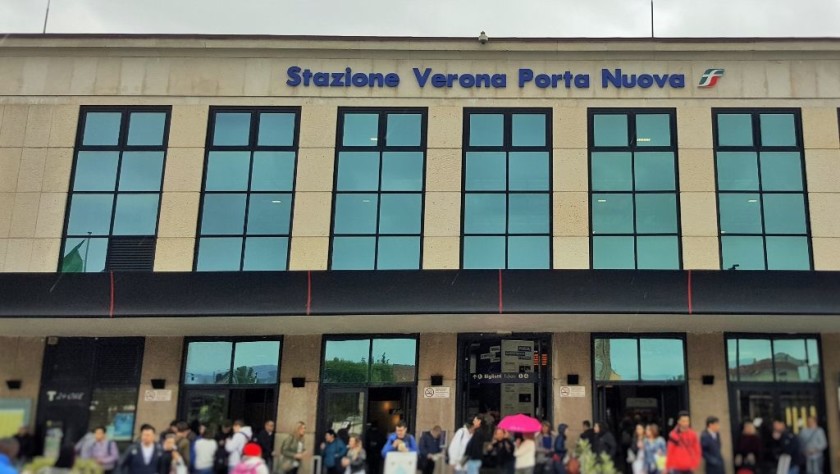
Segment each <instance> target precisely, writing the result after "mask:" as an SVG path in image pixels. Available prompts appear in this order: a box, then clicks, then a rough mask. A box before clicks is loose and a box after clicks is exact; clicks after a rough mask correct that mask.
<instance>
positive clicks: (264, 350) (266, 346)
mask: <svg viewBox="0 0 840 474" xmlns="http://www.w3.org/2000/svg"><path fill="white" fill-rule="evenodd" d="M279 360H280V341H253V342H237V343H236V350H235V351H234V358H233V380H232V382H233V383H235V384H262V383H272V384H273V383H277V363H278V361H279Z"/></svg>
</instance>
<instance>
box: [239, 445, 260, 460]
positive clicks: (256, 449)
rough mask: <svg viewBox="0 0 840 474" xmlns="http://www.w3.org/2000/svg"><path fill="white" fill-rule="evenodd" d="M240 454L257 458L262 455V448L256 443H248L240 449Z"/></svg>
mask: <svg viewBox="0 0 840 474" xmlns="http://www.w3.org/2000/svg"><path fill="white" fill-rule="evenodd" d="M242 455H243V456H245V457H251V458H258V457H260V456H262V448H261V447H260V445H259V444H257V443H248V444H246V445H245V447H244V448H243V449H242Z"/></svg>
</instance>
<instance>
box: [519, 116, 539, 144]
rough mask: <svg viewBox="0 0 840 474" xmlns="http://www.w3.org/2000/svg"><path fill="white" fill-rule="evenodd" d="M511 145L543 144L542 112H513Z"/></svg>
mask: <svg viewBox="0 0 840 474" xmlns="http://www.w3.org/2000/svg"><path fill="white" fill-rule="evenodd" d="M512 120H513V143H512V144H513V146H545V132H546V129H545V115H544V114H513V119H512Z"/></svg>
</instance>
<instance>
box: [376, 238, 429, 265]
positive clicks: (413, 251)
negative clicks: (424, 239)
mask: <svg viewBox="0 0 840 474" xmlns="http://www.w3.org/2000/svg"><path fill="white" fill-rule="evenodd" d="M376 268H377V269H379V270H419V269H420V237H380V238H379V255H378V258H377V264H376Z"/></svg>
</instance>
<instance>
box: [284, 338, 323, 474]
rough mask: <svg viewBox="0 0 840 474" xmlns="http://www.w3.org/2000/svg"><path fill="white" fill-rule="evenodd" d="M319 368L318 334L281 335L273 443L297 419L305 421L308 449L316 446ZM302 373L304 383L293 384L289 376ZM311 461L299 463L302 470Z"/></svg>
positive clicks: (319, 341) (285, 432)
mask: <svg viewBox="0 0 840 474" xmlns="http://www.w3.org/2000/svg"><path fill="white" fill-rule="evenodd" d="M320 369H321V336H320V335H313V336H286V337H284V338H283V355H282V357H281V362H280V396H279V399H278V401H277V433H278V435H277V436H276V438H277V439H276V443H277V444H276V446H277V447H278V449H279V446H280V443H281V442H282V441H283V440H284V439H286V437H288V436H289V434H290V433H291V432H292V430H293V429H295V428H296V427H297V423H298V421H302V422H304V423H306V434H305V435H304V445H305V446H306V450H307V451H309V453H310V454H311V453H313V447H314V446H315V434H316V432H315V430H316V422H317V413H318V387H319V386H320V384H319V382H320V380H319V375H320ZM294 377H304V378H305V379H306V385H305V386H304V387H302V388H295V387H292V378H294ZM310 467H311V465H310V463H309V462H307V461H304V462H303V463H301V471H302V473H308V472H309V471H310Z"/></svg>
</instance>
